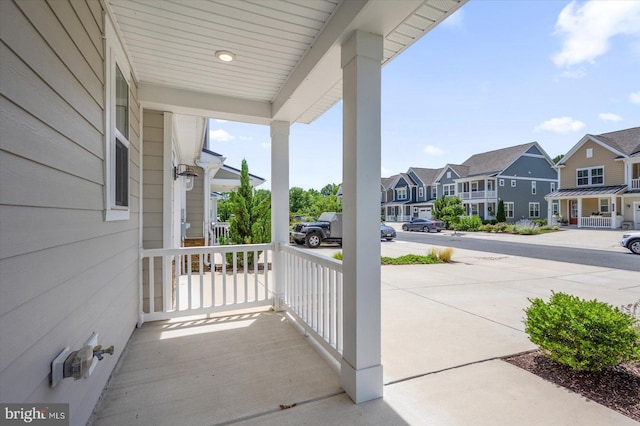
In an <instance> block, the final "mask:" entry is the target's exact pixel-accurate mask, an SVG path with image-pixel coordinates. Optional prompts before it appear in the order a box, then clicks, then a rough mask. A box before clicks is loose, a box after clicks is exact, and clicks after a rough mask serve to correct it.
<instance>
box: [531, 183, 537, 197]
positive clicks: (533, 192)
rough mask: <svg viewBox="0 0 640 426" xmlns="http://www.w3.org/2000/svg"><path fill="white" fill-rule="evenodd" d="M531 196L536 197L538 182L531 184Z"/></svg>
mask: <svg viewBox="0 0 640 426" xmlns="http://www.w3.org/2000/svg"><path fill="white" fill-rule="evenodd" d="M531 195H536V181H535V180H534V181H532V182H531Z"/></svg>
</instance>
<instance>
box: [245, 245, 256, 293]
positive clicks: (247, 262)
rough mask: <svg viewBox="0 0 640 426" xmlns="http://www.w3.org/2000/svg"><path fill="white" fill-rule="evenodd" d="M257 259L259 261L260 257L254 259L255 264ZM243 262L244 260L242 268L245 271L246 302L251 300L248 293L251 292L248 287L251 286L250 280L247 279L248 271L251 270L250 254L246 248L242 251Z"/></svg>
mask: <svg viewBox="0 0 640 426" xmlns="http://www.w3.org/2000/svg"><path fill="white" fill-rule="evenodd" d="M257 261H258V259H254V265H255V262H257ZM242 262H243V268H242V270H243V272H244V273H243V275H244V301H245V303H246V302H248V301H249V295H248V293H249V287H248V286H249V282H248V281H247V277H248V275H247V274H248V272H249V271H248V270H249V256H248V254H247V251H246V250H245V251H243V252H242Z"/></svg>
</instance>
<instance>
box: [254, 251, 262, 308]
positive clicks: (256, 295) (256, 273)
mask: <svg viewBox="0 0 640 426" xmlns="http://www.w3.org/2000/svg"><path fill="white" fill-rule="evenodd" d="M253 259H254V260H253V287H254V288H253V300H254V301H258V300H261V299H260V298H259V297H258V269H259V266H260V263H259V262H258V252H257V251H254V252H253Z"/></svg>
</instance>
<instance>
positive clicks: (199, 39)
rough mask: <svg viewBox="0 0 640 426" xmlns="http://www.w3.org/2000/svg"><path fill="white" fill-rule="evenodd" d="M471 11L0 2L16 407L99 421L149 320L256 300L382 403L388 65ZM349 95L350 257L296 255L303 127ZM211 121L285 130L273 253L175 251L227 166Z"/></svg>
mask: <svg viewBox="0 0 640 426" xmlns="http://www.w3.org/2000/svg"><path fill="white" fill-rule="evenodd" d="M464 3H465V0H404V1H400V2H395V1H377V0H357V1H355V0H354V1H351V0H348V1H333V0H332V1H323V0H300V1H296V2H284V1H277V0H274V1H269V2H262V1H254V2H244V1H234V2H205V1H198V0H180V1H165V0H153V1H151V0H148V1H135V2H133V1H129V0H56V1H45V0H2V1H0V39H1V41H2V43H0V63H1V64H2V67H1V74H0V102H1V103H0V113H1V122H0V133H1V134H0V162H1V166H0V274H1V277H0V389H1V392H0V397H1V400H2V402H11V403H31V402H42V403H47V404H53V403H68V404H70V413H69V417H70V423H71V424H73V425H83V424H86V423H87V420H88V419H89V418H90V416H91V413H92V412H93V410H94V407H95V405H96V402H97V401H98V400H99V398H100V396H101V394H102V393H103V390H104V389H105V385H106V384H107V382H108V380H109V377H110V376H111V374H112V372H113V371H114V369H115V367H116V364H117V362H118V359H119V358H120V357H121V356H122V353H123V350H124V348H125V347H126V346H127V343H128V342H129V341H130V338H131V337H132V335H135V329H136V327H139V326H141V325H142V324H143V323H145V322H150V321H154V320H159V319H171V318H184V317H185V316H190V315H195V314H205V315H209V314H213V313H218V312H223V311H225V310H234V309H235V310H237V309H239V308H253V307H257V306H262V307H264V306H272V307H273V308H274V309H275V310H278V311H281V312H284V313H286V314H287V315H288V316H290V317H291V318H294V320H295V321H296V322H297V323H298V324H301V325H302V326H303V327H304V328H305V330H306V332H307V333H308V334H309V335H310V336H312V337H313V338H314V339H315V340H316V341H317V343H318V344H319V345H321V346H322V347H323V348H324V349H325V350H326V351H327V353H328V354H329V355H330V356H332V357H333V358H334V359H335V362H336V363H337V364H338V365H339V370H340V373H339V374H340V378H341V382H340V386H341V387H342V388H343V389H344V390H345V392H346V393H347V394H348V395H349V396H350V397H351V398H352V399H353V401H354V402H356V403H360V402H363V401H367V400H370V399H374V398H379V397H381V396H382V393H383V374H382V360H381V316H380V310H381V299H380V298H381V281H380V264H379V261H378V259H379V258H380V238H379V226H380V217H379V214H378V212H379V208H380V186H379V181H378V180H377V179H371V176H378V175H379V173H380V158H381V143H380V141H381V136H380V128H381V125H380V123H381V117H380V116H381V102H382V101H381V67H382V66H383V65H384V64H386V63H388V62H390V61H392V60H393V59H394V58H395V57H397V55H399V54H401V53H402V52H403V51H404V50H405V49H406V48H408V47H409V46H410V45H411V44H412V43H414V42H415V41H416V40H418V39H420V38H421V37H422V36H424V35H425V34H427V33H428V32H429V31H430V30H431V29H433V28H435V27H436V26H437V25H438V24H439V23H440V22H442V21H443V20H444V19H446V18H447V17H449V16H451V14H452V13H453V12H455V11H456V10H457V9H458V8H460V7H461V6H462V5H463V4H464ZM341 100H342V102H343V179H342V182H343V188H344V196H343V198H342V201H343V206H344V209H343V211H344V216H343V217H344V223H345V230H347V231H346V232H345V235H344V239H343V250H344V262H342V263H340V262H337V261H334V260H333V259H328V260H327V259H326V258H325V257H322V256H320V255H315V254H308V253H305V252H303V251H301V250H299V249H296V248H295V247H291V246H290V245H289V244H288V242H289V199H288V193H289V162H290V160H289V145H290V140H289V139H290V132H289V129H290V126H291V125H292V124H294V123H310V122H312V121H314V120H315V119H316V118H318V117H320V116H321V115H322V114H324V113H325V112H326V111H327V110H328V109H329V108H331V107H332V106H333V105H335V104H336V103H337V102H339V101H341ZM209 118H216V119H222V120H232V121H242V122H245V123H250V124H254V125H262V126H269V128H270V132H271V161H272V164H271V176H269V177H268V179H269V181H270V183H271V195H272V197H271V202H272V204H271V212H272V216H271V217H272V223H271V230H272V235H271V242H270V243H266V244H260V245H243V246H223V247H214V246H201V247H191V248H185V247H180V245H179V241H180V235H181V227H180V218H181V215H180V209H181V208H182V206H184V204H182V201H181V199H182V198H183V197H184V196H185V195H184V194H185V190H186V189H188V188H193V189H192V191H195V192H192V194H195V197H194V200H193V202H194V205H195V202H196V201H201V200H202V199H203V198H204V199H205V202H206V200H208V194H210V190H209V182H211V183H212V184H215V183H216V182H215V178H216V176H218V174H217V171H218V170H220V167H221V164H220V161H219V159H217V158H215V155H208V154H207V155H204V156H203V141H204V134H205V129H206V120H207V119H209ZM291 143H304V141H293V140H292V141H291ZM205 154H206V153H205ZM205 163H206V165H205ZM354 164H356V165H357V167H353V165H354ZM195 167H199V168H200V169H201V170H199V171H201V172H202V174H200V176H202V179H199V181H197V182H196V181H193V180H192V179H191V178H192V177H193V173H190V172H189V170H190V169H193V168H195ZM225 179H226V178H225ZM196 185H197V186H196ZM198 192H200V194H201V196H199V195H197V193H198ZM195 211H196V212H198V211H200V212H202V213H199V214H197V215H196V216H193V217H188V218H185V221H187V222H189V223H191V230H192V231H195V230H197V229H198V228H200V224H201V223H202V222H204V220H203V219H204V218H205V217H206V214H209V211H210V210H209V209H206V208H205V207H204V206H201V205H199V206H197V207H196V210H195ZM205 212H206V213H205ZM200 229H202V228H200ZM200 232H201V231H199V232H198V233H200ZM232 253H237V254H236V255H233V254H232ZM227 254H229V256H228V257H227V256H225V255H227ZM225 258H227V259H231V258H233V263H232V264H231V263H230V262H221V263H217V262H218V261H217V260H216V259H225ZM187 259H189V260H190V262H188V263H191V264H192V265H193V263H195V264H196V266H197V268H196V270H197V271H199V272H193V271H192V267H189V266H188V265H186V266H185V264H186V263H187V262H185V260H187ZM238 259H239V260H238ZM249 260H255V262H248V261H249ZM240 262H241V263H242V264H243V265H244V266H245V269H244V273H243V274H240V273H238V268H239V265H238V263H240ZM228 263H229V264H228ZM250 263H253V269H252V270H251V273H250V274H249V273H248V270H247V269H248V268H249V267H250V266H251V265H250ZM227 267H228V270H226V269H225V268H227ZM205 270H207V274H206V276H205V273H204V271H205ZM209 270H210V271H211V272H209ZM220 270H221V272H219V271H220ZM311 271H313V273H311ZM192 272H193V273H192ZM214 272H215V273H219V275H218V279H217V280H214V279H213V278H214V277H215V276H216V275H214ZM312 277H313V282H311V281H310V280H311V278H312ZM312 284H313V286H312ZM318 288H322V289H326V292H325V293H324V294H320V293H319V291H318V290H317V289H318ZM302 296H304V297H302ZM96 344H101V345H104V346H105V347H107V346H110V345H114V346H115V353H114V355H113V356H105V357H104V359H103V360H101V361H99V362H98V358H97V357H94V358H91V357H90V356H87V357H84V358H83V361H82V363H81V365H86V364H87V363H88V362H91V363H92V366H93V367H95V368H87V369H86V370H84V369H83V370H80V371H79V372H78V375H79V380H73V379H71V378H68V379H64V380H61V378H60V377H59V375H58V374H57V373H59V372H60V371H59V369H57V368H56V367H55V366H56V365H57V364H56V362H55V360H56V359H62V360H64V359H65V358H66V355H67V354H69V353H70V351H71V352H72V351H75V350H78V349H80V348H83V347H86V346H91V347H93V346H94V345H96ZM88 355H91V354H90V353H88ZM86 366H87V367H89V366H88V365H86ZM171 367H172V368H173V367H174V366H171ZM242 369H243V368H242V366H241V365H238V370H242ZM52 370H53V372H54V373H56V374H52ZM139 421H140V422H141V423H146V424H151V422H150V421H149V420H148V419H140V420H139ZM200 423H202V424H210V423H211V422H210V421H209V420H208V417H207V413H206V412H205V413H204V414H203V417H202V419H201V422H200Z"/></svg>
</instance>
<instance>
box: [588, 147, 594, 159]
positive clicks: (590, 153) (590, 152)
mask: <svg viewBox="0 0 640 426" xmlns="http://www.w3.org/2000/svg"><path fill="white" fill-rule="evenodd" d="M591 157H593V148H587V158H591Z"/></svg>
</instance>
